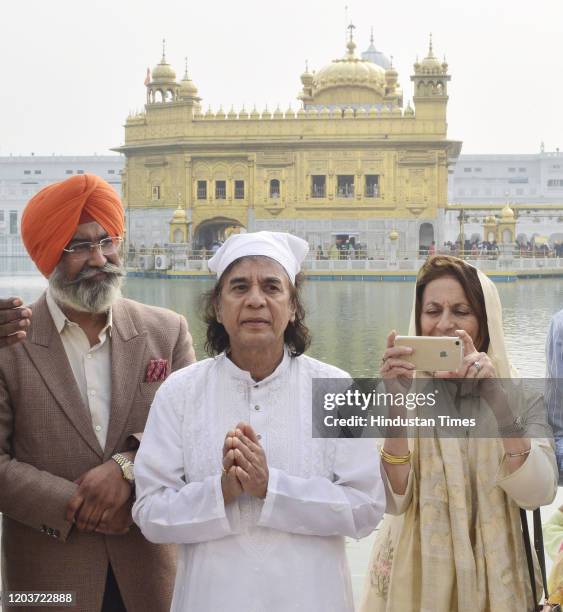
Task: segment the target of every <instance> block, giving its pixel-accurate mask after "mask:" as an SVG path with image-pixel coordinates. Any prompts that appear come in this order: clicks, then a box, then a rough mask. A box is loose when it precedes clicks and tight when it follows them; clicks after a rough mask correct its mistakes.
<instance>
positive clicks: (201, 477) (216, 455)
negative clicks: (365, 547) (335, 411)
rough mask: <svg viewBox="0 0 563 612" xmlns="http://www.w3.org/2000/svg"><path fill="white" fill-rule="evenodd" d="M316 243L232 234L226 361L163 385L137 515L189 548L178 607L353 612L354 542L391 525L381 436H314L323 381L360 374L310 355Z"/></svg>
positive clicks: (218, 319)
mask: <svg viewBox="0 0 563 612" xmlns="http://www.w3.org/2000/svg"><path fill="white" fill-rule="evenodd" d="M307 251H308V246H307V243H306V242H305V241H303V240H301V239H300V238H297V237H295V236H292V235H290V234H283V233H272V232H257V233H248V234H239V235H234V236H231V237H230V238H229V239H228V240H227V241H226V242H225V243H224V244H223V245H222V246H221V248H220V249H219V250H218V251H217V253H216V254H215V256H214V257H213V258H212V259H211V260H210V261H209V269H210V270H211V271H213V272H215V273H216V274H217V277H218V281H217V284H216V286H215V288H214V289H213V290H212V291H211V292H210V294H208V296H207V297H208V307H207V310H206V313H207V323H208V330H207V347H208V350H209V351H210V353H211V354H213V355H217V356H216V357H214V358H211V359H206V360H204V361H201V362H199V363H197V364H195V365H194V366H191V367H188V368H184V369H183V370H181V371H179V372H178V373H176V374H174V375H172V376H171V377H170V378H169V379H168V380H167V381H166V382H165V383H164V384H163V386H162V387H161V388H160V390H159V391H158V394H157V396H156V398H155V401H154V404H153V406H152V409H151V412H150V416H149V422H148V424H147V427H146V428H145V432H144V437H143V441H142V443H141V448H140V450H139V452H138V453H137V457H136V461H135V475H136V484H137V501H136V502H135V505H134V508H133V516H134V519H135V521H136V522H137V524H138V525H139V527H140V528H141V530H142V532H143V534H144V535H145V536H146V537H147V538H148V539H149V540H151V541H153V542H175V543H177V544H180V564H179V568H178V572H177V575H176V583H175V590H174V597H173V602H172V610H173V611H176V612H178V611H192V610H194V611H197V612H216V611H218V610H231V611H233V612H237V611H240V612H251V611H266V610H267V611H268V612H287V611H289V610H303V611H307V612H315V611H318V612H331V611H333V612H345V611H346V612H348V611H352V610H353V600H352V589H351V583H350V574H349V569H348V566H347V561H346V553H345V547H344V536H350V537H353V538H362V537H364V536H367V535H368V534H369V533H370V532H372V531H373V530H374V529H375V527H376V526H377V524H378V523H379V521H380V519H381V517H382V514H383V511H384V507H385V493H384V487H383V484H382V480H381V476H380V471H379V458H378V455H377V452H376V450H375V445H374V444H373V442H372V441H370V440H354V439H352V440H346V439H320V438H313V437H312V407H311V400H312V380H313V378H345V377H348V375H347V374H346V373H345V372H343V371H342V370H339V369H337V368H335V367H333V366H330V365H328V364H325V363H322V362H320V361H317V360H315V359H312V358H310V357H306V356H305V355H304V354H303V352H304V351H305V349H306V348H307V346H308V344H309V335H308V330H307V328H306V327H305V325H304V323H303V317H304V310H303V307H302V305H301V301H300V298H299V284H300V283H299V277H297V278H296V276H297V274H298V272H299V270H300V265H301V262H302V261H303V259H304V257H305V255H306V254H307Z"/></svg>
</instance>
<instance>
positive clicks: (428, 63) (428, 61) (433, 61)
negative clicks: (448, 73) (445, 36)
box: [416, 34, 447, 74]
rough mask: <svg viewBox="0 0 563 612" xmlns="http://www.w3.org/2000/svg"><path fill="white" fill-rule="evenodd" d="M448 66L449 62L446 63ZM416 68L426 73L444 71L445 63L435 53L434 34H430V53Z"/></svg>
mask: <svg viewBox="0 0 563 612" xmlns="http://www.w3.org/2000/svg"><path fill="white" fill-rule="evenodd" d="M446 68H447V64H446ZM416 70H417V71H421V72H426V73H440V74H441V73H442V71H443V65H442V63H441V62H440V60H439V59H438V58H437V57H436V56H435V55H434V51H433V49H432V34H430V43H429V45H428V55H427V56H426V57H425V58H424V59H423V60H422V62H420V64H417V65H416Z"/></svg>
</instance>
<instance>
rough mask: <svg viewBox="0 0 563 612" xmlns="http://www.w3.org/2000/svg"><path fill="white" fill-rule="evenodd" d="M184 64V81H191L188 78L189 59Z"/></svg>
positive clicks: (185, 59)
mask: <svg viewBox="0 0 563 612" xmlns="http://www.w3.org/2000/svg"><path fill="white" fill-rule="evenodd" d="M184 64H185V67H184V80H185V81H187V80H188V79H189V77H188V58H187V57H185V58H184Z"/></svg>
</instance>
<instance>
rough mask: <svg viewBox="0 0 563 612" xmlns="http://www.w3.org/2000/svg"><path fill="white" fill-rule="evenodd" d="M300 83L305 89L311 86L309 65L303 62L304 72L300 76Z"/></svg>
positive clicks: (311, 78) (311, 77)
mask: <svg viewBox="0 0 563 612" xmlns="http://www.w3.org/2000/svg"><path fill="white" fill-rule="evenodd" d="M301 83H303V85H304V86H305V87H311V85H312V84H313V75H312V74H311V73H310V72H309V63H308V62H305V72H304V73H303V74H302V75H301Z"/></svg>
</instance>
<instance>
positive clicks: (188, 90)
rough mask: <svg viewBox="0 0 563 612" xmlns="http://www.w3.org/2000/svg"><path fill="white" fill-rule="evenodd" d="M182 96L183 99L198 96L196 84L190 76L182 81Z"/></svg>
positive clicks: (186, 76) (185, 76)
mask: <svg viewBox="0 0 563 612" xmlns="http://www.w3.org/2000/svg"><path fill="white" fill-rule="evenodd" d="M180 95H181V96H182V97H186V96H190V97H192V98H195V97H196V96H197V87H196V86H195V85H194V82H193V81H192V80H191V79H190V78H188V75H187V74H186V75H184V78H183V79H182V80H181V81H180Z"/></svg>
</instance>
